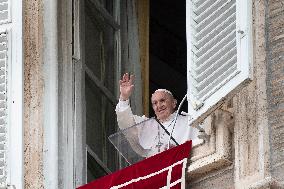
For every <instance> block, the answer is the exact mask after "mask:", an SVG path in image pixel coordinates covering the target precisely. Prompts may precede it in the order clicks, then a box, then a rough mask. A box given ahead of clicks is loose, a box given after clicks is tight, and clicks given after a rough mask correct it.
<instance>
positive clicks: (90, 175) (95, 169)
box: [87, 153, 107, 182]
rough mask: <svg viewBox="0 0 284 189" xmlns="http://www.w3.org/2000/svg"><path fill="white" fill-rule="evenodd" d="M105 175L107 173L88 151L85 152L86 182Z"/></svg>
mask: <svg viewBox="0 0 284 189" xmlns="http://www.w3.org/2000/svg"><path fill="white" fill-rule="evenodd" d="M105 175H107V173H106V171H105V170H104V169H103V168H102V167H101V166H100V165H99V164H98V162H97V161H96V160H95V159H94V158H93V157H92V156H91V155H90V154H89V153H88V154H87V182H91V181H93V180H95V179H97V178H100V177H102V176H105Z"/></svg>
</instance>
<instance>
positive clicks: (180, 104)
mask: <svg viewBox="0 0 284 189" xmlns="http://www.w3.org/2000/svg"><path fill="white" fill-rule="evenodd" d="M186 97H187V94H185V96H184V97H183V99H182V101H181V102H180V103H179V106H178V109H177V112H176V115H175V118H174V124H173V128H172V131H171V135H170V138H169V141H168V148H167V149H169V148H170V141H171V138H172V135H173V132H174V128H175V126H176V122H177V117H178V112H179V111H180V109H181V106H182V104H183V103H184V101H185V99H186Z"/></svg>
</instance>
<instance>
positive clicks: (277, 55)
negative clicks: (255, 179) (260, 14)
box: [266, 0, 284, 182]
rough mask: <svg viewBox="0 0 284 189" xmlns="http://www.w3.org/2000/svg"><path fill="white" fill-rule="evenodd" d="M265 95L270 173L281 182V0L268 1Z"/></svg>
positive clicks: (283, 17)
mask: <svg viewBox="0 0 284 189" xmlns="http://www.w3.org/2000/svg"><path fill="white" fill-rule="evenodd" d="M266 32H267V35H266V39H267V81H266V82H267V96H268V99H267V100H268V122H269V126H270V143H271V150H270V151H271V170H272V176H273V177H274V178H275V179H277V180H282V182H283V181H284V1H283V0H268V1H267V15H266Z"/></svg>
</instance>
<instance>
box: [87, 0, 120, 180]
mask: <svg viewBox="0 0 284 189" xmlns="http://www.w3.org/2000/svg"><path fill="white" fill-rule="evenodd" d="M115 6H117V5H116V4H115V1H112V0H104V1H100V2H97V1H91V0H86V1H85V5H84V12H85V17H84V18H85V20H84V31H85V34H84V47H83V49H84V57H85V61H84V69H85V100H86V144H87V178H88V181H91V180H94V179H95V178H99V177H101V176H103V175H105V174H107V173H110V172H112V171H115V170H116V169H117V165H118V156H117V155H116V154H117V153H116V150H115V149H114V147H113V146H112V144H111V143H109V142H108V136H109V135H110V134H112V133H114V132H115V131H116V128H117V125H116V116H115V114H114V109H115V105H116V103H117V100H116V87H117V86H116V83H117V73H118V70H119V67H118V59H117V56H118V54H117V47H118V46H117V45H118V43H119V42H118V40H119V39H118V35H117V34H118V26H119V25H118V23H117V21H116V20H115V17H114V16H115V14H116V13H115Z"/></svg>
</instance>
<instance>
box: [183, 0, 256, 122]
mask: <svg viewBox="0 0 284 189" xmlns="http://www.w3.org/2000/svg"><path fill="white" fill-rule="evenodd" d="M186 11H187V13H186V14H187V15H186V19H187V20H186V30H187V80H188V91H187V94H188V95H187V97H188V109H189V113H190V114H191V115H192V119H191V120H190V123H192V124H195V123H197V122H198V121H200V120H202V119H204V118H205V117H206V116H207V115H208V114H209V113H210V112H212V111H213V110H214V109H216V107H217V105H218V104H222V102H223V101H224V100H225V98H226V97H228V95H231V94H233V93H234V92H233V91H235V90H237V89H238V88H240V87H241V86H242V85H243V84H244V83H245V82H246V81H248V80H249V78H250V74H251V61H252V59H251V54H252V53H251V52H252V45H251V1H242V0H218V1H213V0H209V1H204V0H190V1H186Z"/></svg>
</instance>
